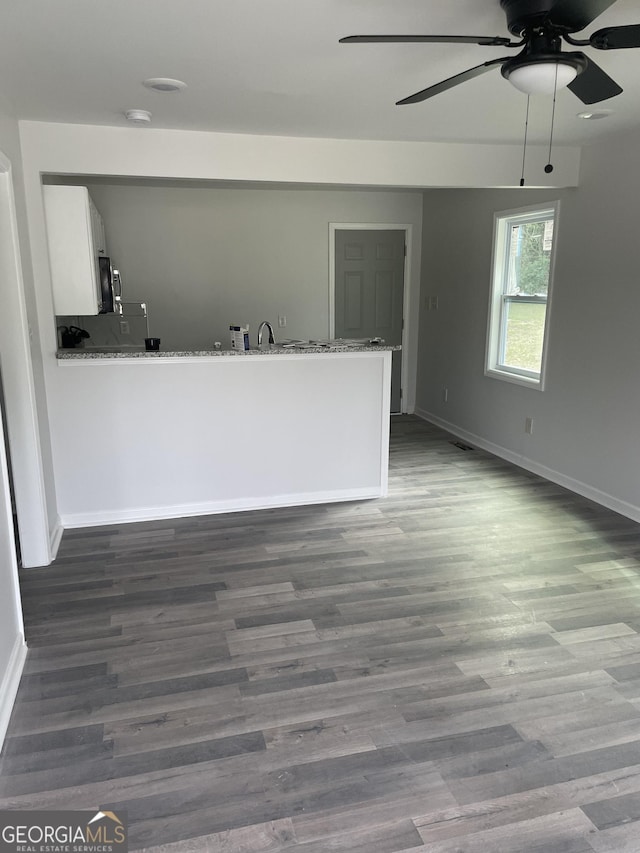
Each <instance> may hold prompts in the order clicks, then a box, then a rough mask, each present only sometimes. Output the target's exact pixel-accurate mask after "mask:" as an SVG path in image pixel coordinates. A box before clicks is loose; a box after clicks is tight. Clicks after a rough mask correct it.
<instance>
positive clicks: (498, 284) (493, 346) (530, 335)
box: [485, 202, 558, 389]
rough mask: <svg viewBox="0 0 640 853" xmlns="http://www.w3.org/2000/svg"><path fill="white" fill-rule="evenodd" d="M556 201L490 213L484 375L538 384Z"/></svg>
mask: <svg viewBox="0 0 640 853" xmlns="http://www.w3.org/2000/svg"><path fill="white" fill-rule="evenodd" d="M557 214H558V204H557V202H556V203H554V204H552V205H549V206H547V207H544V208H527V209H525V210H512V211H505V212H503V213H498V214H496V216H495V227H494V242H493V271H492V291H491V292H492V297H491V306H490V310H489V328H488V336H487V364H486V371H485V372H486V374H487V375H488V376H494V377H497V378H500V379H506V380H507V381H509V382H517V383H519V384H521V385H529V386H533V387H537V388H540V389H541V388H542V384H543V378H544V363H545V350H546V341H547V335H546V330H547V325H548V317H549V304H550V295H551V280H552V274H553V257H554V245H555V240H554V225H555V223H556V220H557Z"/></svg>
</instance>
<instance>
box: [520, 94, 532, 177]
mask: <svg viewBox="0 0 640 853" xmlns="http://www.w3.org/2000/svg"><path fill="white" fill-rule="evenodd" d="M530 98H531V95H527V115H526V117H525V120H524V145H523V146H522V177H521V178H520V186H521V187H523V186H524V161H525V157H526V156H527V132H528V130H529V100H530Z"/></svg>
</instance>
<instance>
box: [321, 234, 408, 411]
mask: <svg viewBox="0 0 640 853" xmlns="http://www.w3.org/2000/svg"><path fill="white" fill-rule="evenodd" d="M404 268H405V232H404V230H400V229H389V230H369V229H363V230H351V229H348V230H347V229H345V230H342V229H338V230H336V232H335V337H336V338H376V337H380V338H383V339H384V341H385V343H386V344H390V345H396V344H401V343H402V328H403V305H404ZM401 377H402V353H401V352H394V353H393V357H392V372H391V411H392V412H400V411H402V388H401Z"/></svg>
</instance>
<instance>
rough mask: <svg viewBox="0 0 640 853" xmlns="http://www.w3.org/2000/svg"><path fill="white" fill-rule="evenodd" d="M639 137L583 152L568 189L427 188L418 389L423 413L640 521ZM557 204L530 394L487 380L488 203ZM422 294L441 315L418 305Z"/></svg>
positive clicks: (498, 206) (493, 207)
mask: <svg viewBox="0 0 640 853" xmlns="http://www.w3.org/2000/svg"><path fill="white" fill-rule="evenodd" d="M639 142H640V137H638V136H634V137H627V138H626V139H622V140H618V141H612V142H609V143H607V144H601V145H598V146H593V147H591V148H587V149H585V150H584V153H583V167H582V175H581V185H580V187H579V188H578V189H575V190H565V191H562V192H557V193H553V192H549V191H527V190H513V191H491V190H469V191H464V190H460V191H440V190H438V191H432V192H428V193H425V197H424V215H423V223H424V225H423V259H422V270H423V277H422V294H423V297H422V311H421V320H420V351H419V362H418V386H417V410H418V411H419V413H421V414H423V415H425V416H428V417H431V418H434V419H436V420H438V421H440V422H443V423H445V424H449V425H451V427H452V428H454V429H455V430H457V431H458V432H459V433H460V432H466V433H468V434H470V435H471V436H475V437H478V438H479V439H481V440H483V441H484V442H485V443H486V444H490V445H494V446H495V448H496V449H498V450H500V451H504V454H503V455H506V456H507V458H511V459H514V460H515V461H518V459H519V460H520V461H521V462H522V464H523V465H525V467H529V468H531V469H532V470H538V471H540V472H541V473H544V474H546V475H549V476H551V477H552V478H553V479H556V480H557V481H558V482H563V483H566V484H567V485H570V486H572V487H577V488H578V490H581V491H582V493H583V494H587V495H590V496H593V497H596V498H598V499H602V500H603V501H604V502H606V503H608V504H609V505H610V506H613V507H614V508H616V509H619V510H620V511H623V512H625V513H626V514H629V515H631V516H632V517H640V453H639V452H638V444H637V438H638V423H640V394H638V371H639V368H640V336H639V335H638V329H637V326H638V317H640V286H639V285H638V249H637V240H638V237H637V222H638V216H639V214H640V170H639V169H638V166H637V150H638V144H639ZM554 198H559V199H560V200H561V202H560V214H559V220H558V227H557V233H556V236H557V258H556V270H555V281H554V293H553V304H552V311H551V321H550V339H549V352H548V363H547V377H546V379H547V381H546V387H545V390H544V391H542V392H540V391H538V390H533V389H529V388H523V387H520V386H517V385H513V384H509V383H507V382H504V381H500V380H497V379H493V378H487V377H485V376H484V357H485V340H486V323H487V310H488V302H489V290H490V267H491V248H492V225H493V214H494V212H495V211H500V210H505V209H510V208H517V207H521V206H525V205H529V204H534V203H536V202H537V201H547V200H549V199H554ZM432 293H433V294H437V295H438V296H439V306H440V307H439V310H438V311H437V312H429V311H427V310H426V306H425V301H426V298H427V296H428V295H429V294H432ZM444 387H447V388H448V389H449V401H448V402H447V403H445V402H444V401H443V394H442V389H443V388H444ZM527 417H532V418H533V419H534V430H533V434H532V435H527V434H525V418H527Z"/></svg>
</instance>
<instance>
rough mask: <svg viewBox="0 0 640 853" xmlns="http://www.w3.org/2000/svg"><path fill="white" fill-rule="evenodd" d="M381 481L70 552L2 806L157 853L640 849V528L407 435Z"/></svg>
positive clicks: (18, 729)
mask: <svg viewBox="0 0 640 853" xmlns="http://www.w3.org/2000/svg"><path fill="white" fill-rule="evenodd" d="M390 474H391V476H390V492H389V496H388V497H387V498H385V499H381V500H374V501H365V502H358V503H349V504H329V505H323V506H313V507H298V508H292V509H276V510H268V511H260V512H253V513H236V514H232V515H224V516H220V515H218V516H207V517H199V518H189V519H179V520H171V521H163V522H153V523H144V524H131V525H122V526H112V527H101V528H93V529H84V530H75V531H68V532H66V533H65V535H64V537H63V541H62V545H61V548H60V553H59V556H58V559H57V560H56V562H55V564H54V565H53V566H51V567H48V568H42V569H30V570H25V571H23V572H22V575H21V580H22V591H23V596H24V611H25V620H26V626H27V629H26V630H27V638H28V644H29V654H28V658H27V665H26V669H25V674H24V677H23V679H22V682H21V686H20V691H19V696H18V701H17V704H16V708H15V711H14V714H13V717H12V721H11V724H10V729H9V732H8V738H7V741H6V745H5V748H4V751H3V757H2V765H1V770H0V807H2V808H15V809H18V808H20V809H25V808H26V809H32V808H47V809H58V808H73V809H93V808H96V807H102V808H103V809H104V808H109V809H113V810H116V811H118V810H120V809H126V810H127V811H128V815H129V821H130V827H131V849H134V850H142V849H144V850H148V851H154V853H161V851H162V853H165V852H166V853H170V852H171V853H174V851H176V853H177V852H178V851H180V853H186V851H193V853H204V852H205V851H220V853H222V851H224V853H257V852H258V851H268V853H332V851H351V853H393V851H414V853H418V851H420V853H427V852H428V853H454V851H456V853H462V852H463V851H464V853H534V851H535V853H585V851H628V853H631V851H633V853H638V851H640V633H639V632H640V536H639V532H640V527H639V526H638V525H636V524H634V523H633V522H631V521H629V520H627V519H625V518H622V517H621V516H619V515H616V514H615V513H612V512H608V511H607V510H604V509H603V508H601V507H598V506H596V505H595V504H592V503H590V502H588V501H586V500H583V499H582V498H579V497H577V496H575V495H573V494H571V493H569V492H567V491H564V490H563V489H561V488H559V487H557V486H555V485H553V484H551V483H548V482H545V481H543V480H540V479H538V478H536V477H535V476H533V475H530V474H528V473H526V472H524V471H522V470H519V469H517V468H514V467H511V466H510V465H508V464H507V463H505V462H503V461H501V460H499V459H496V458H494V457H491V456H489V455H488V454H485V453H483V452H481V451H479V450H473V449H471V450H465V449H462V448H459V447H457V446H455V444H453V443H452V440H451V436H448V435H446V434H445V433H443V432H441V431H440V430H437V429H435V428H434V427H432V426H429V425H427V424H425V423H423V422H421V421H419V420H418V419H415V418H410V417H402V418H397V419H394V420H393V425H392V451H391V472H390Z"/></svg>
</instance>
